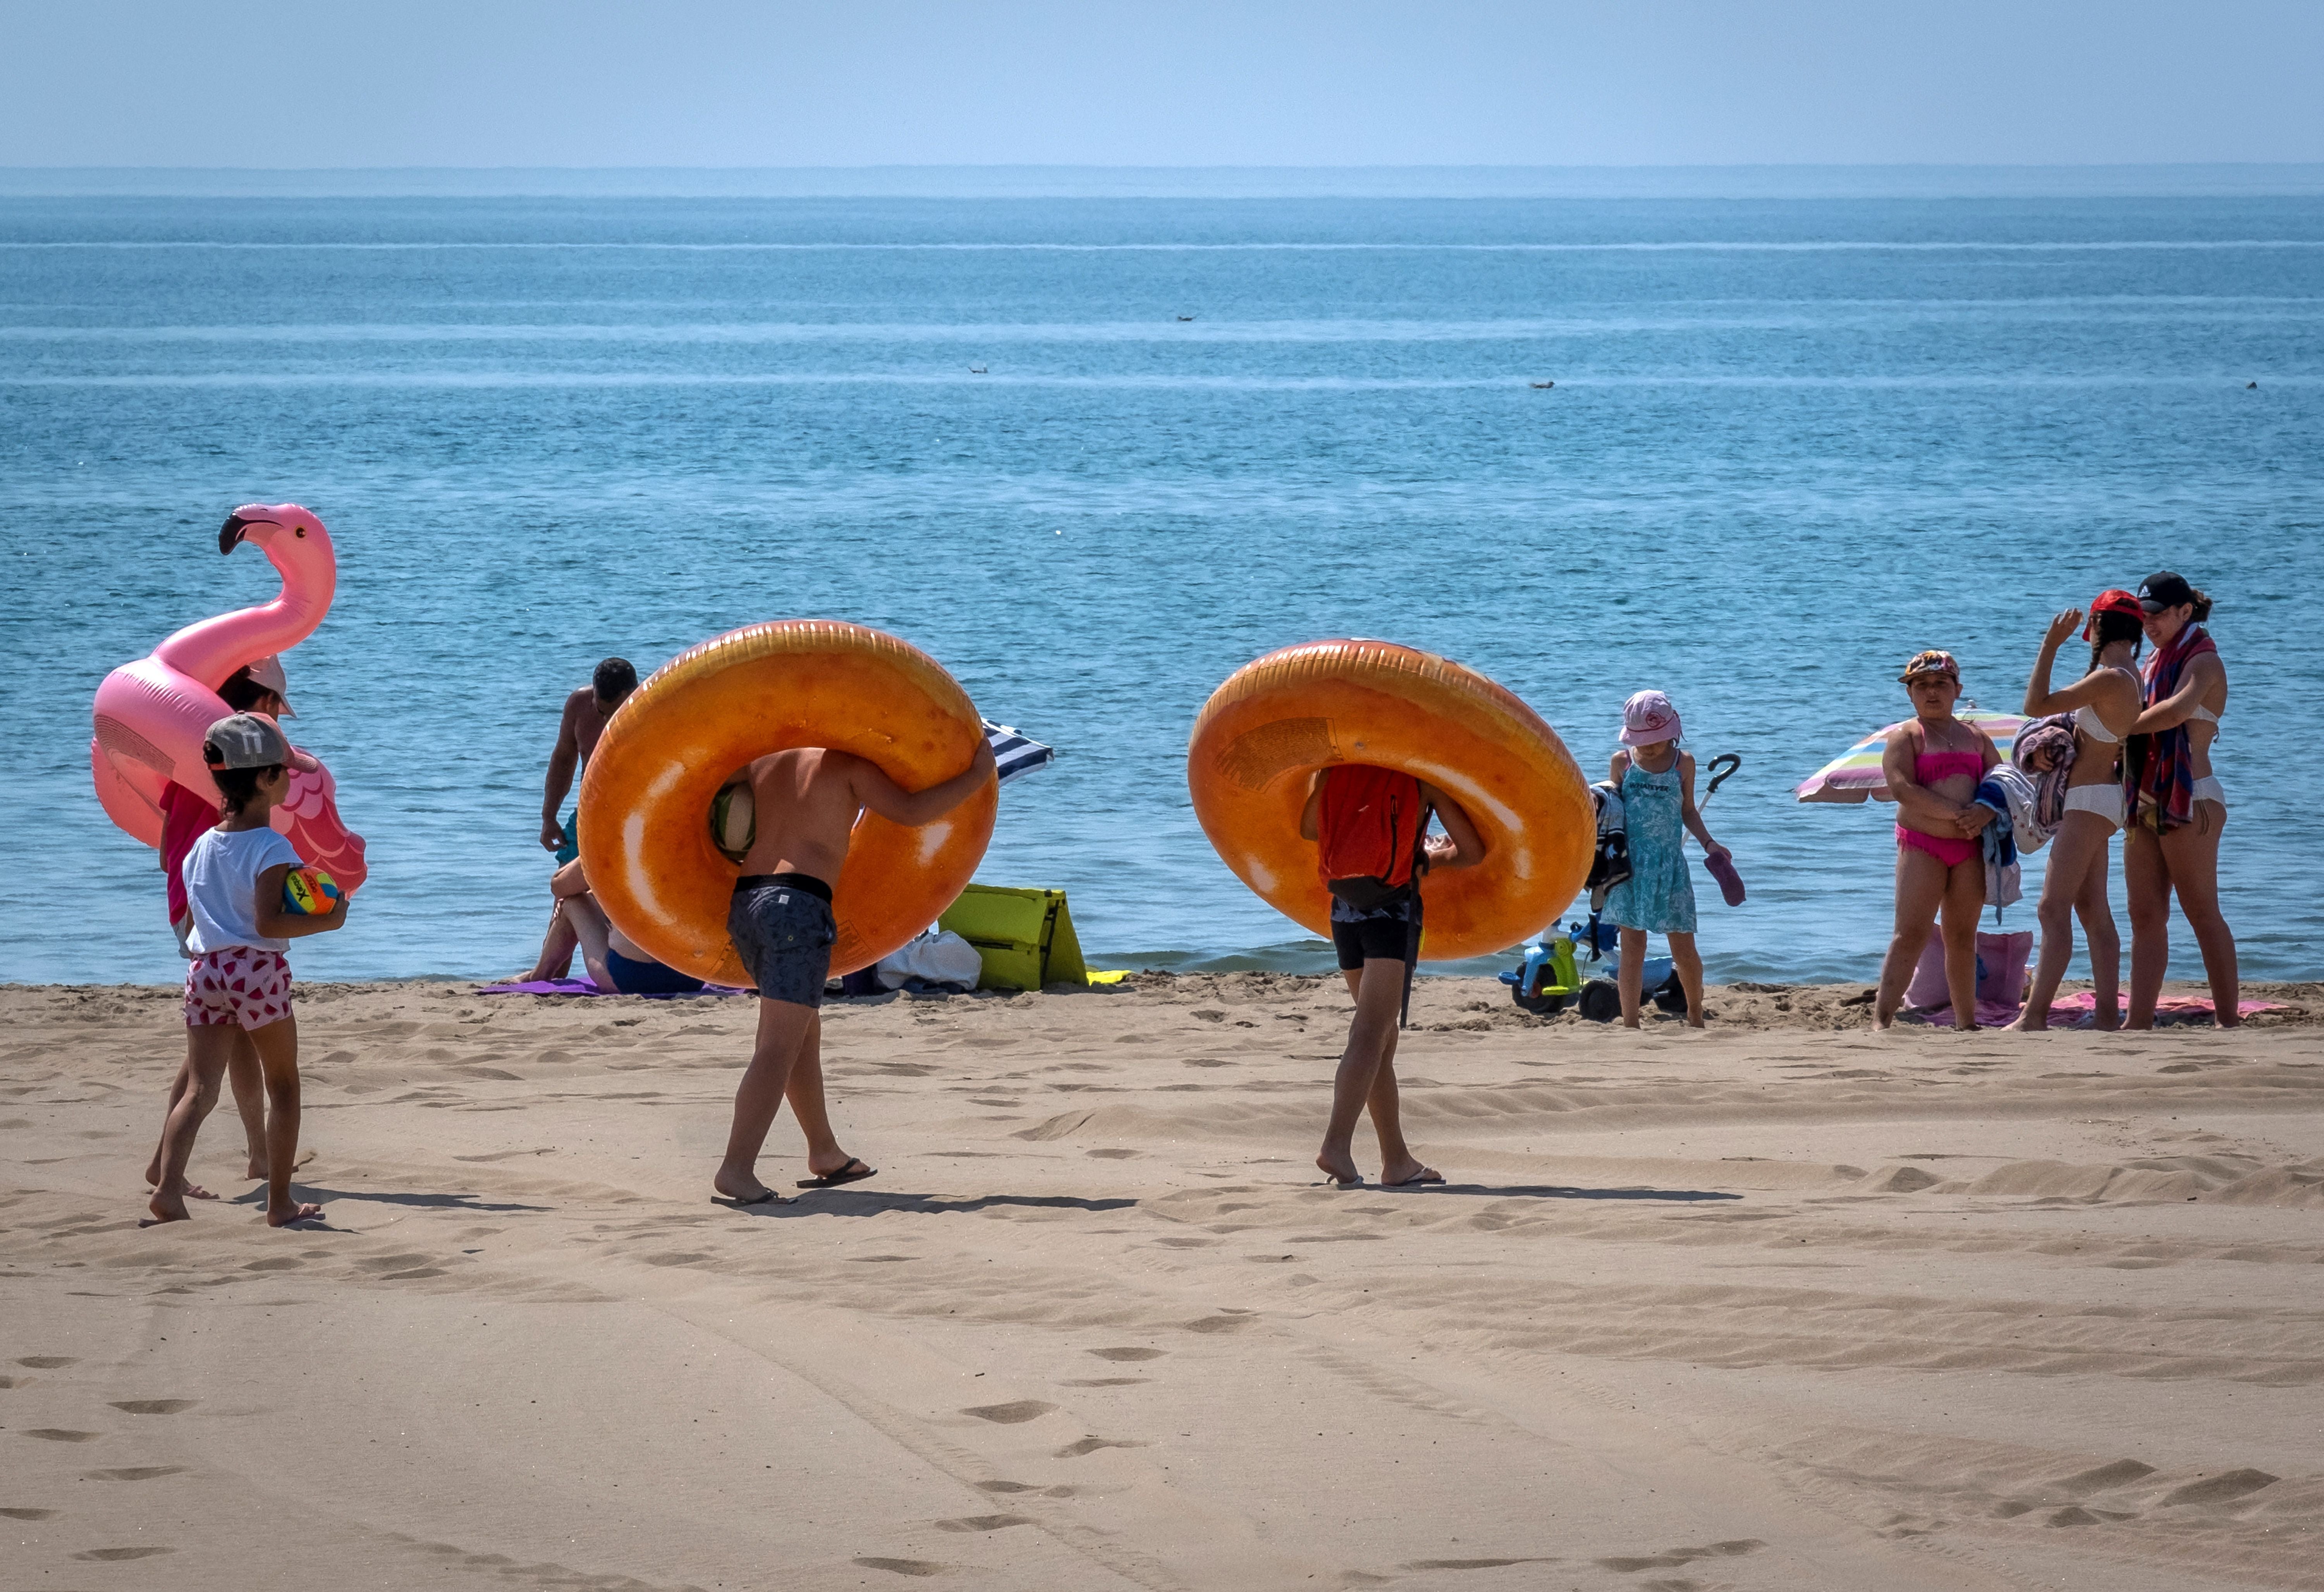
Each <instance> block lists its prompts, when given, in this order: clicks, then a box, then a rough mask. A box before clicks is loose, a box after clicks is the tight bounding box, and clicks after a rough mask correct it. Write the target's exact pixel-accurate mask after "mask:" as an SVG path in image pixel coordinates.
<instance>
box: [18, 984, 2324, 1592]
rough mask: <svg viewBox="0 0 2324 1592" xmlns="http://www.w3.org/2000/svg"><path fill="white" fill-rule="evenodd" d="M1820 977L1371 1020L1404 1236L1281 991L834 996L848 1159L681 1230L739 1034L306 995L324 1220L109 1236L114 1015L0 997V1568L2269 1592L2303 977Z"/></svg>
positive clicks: (119, 1230) (1481, 993) (394, 1575)
mask: <svg viewBox="0 0 2324 1592" xmlns="http://www.w3.org/2000/svg"><path fill="white" fill-rule="evenodd" d="M1861 993H1862V991H1861V989H1858V988H1849V987H1836V986H1820V987H1802V988H1799V989H1714V990H1713V991H1712V992H1711V1008H1712V1013H1713V1023H1712V1027H1711V1030H1710V1031H1709V1032H1708V1033H1705V1034H1700V1035H1697V1034H1691V1033H1689V1032H1687V1031H1686V1030H1684V1029H1683V1026H1680V1025H1679V1024H1677V1023H1676V1022H1674V1021H1671V1020H1667V1019H1665V1020H1663V1021H1660V1022H1657V1023H1655V1024H1653V1025H1652V1026H1651V1027H1650V1029H1649V1031H1647V1032H1646V1033H1643V1034H1627V1033H1623V1032H1620V1031H1618V1030H1613V1029H1608V1028H1601V1027H1594V1026H1587V1025H1583V1024H1581V1023H1579V1022H1578V1021H1574V1020H1563V1021H1554V1022H1545V1021H1541V1020H1537V1019H1533V1018H1528V1017H1525V1016H1523V1015H1522V1014H1520V1013H1518V1012H1517V1011H1516V1010H1515V1009H1514V1008H1512V1007H1511V1006H1510V1005H1509V1003H1508V1000H1507V998H1506V995H1505V992H1504V991H1502V990H1501V989H1499V986H1496V985H1492V984H1489V983H1487V982H1485V981H1483V980H1423V982H1422V984H1421V986H1420V992H1419V995H1418V998H1417V999H1416V1008H1415V1014H1414V1018H1415V1025H1416V1026H1415V1028H1414V1030H1413V1031H1412V1032H1410V1033H1408V1034H1407V1035H1406V1036H1405V1039H1404V1042H1403V1049H1402V1052H1401V1054H1400V1056H1399V1071H1400V1072H1401V1073H1402V1075H1403V1079H1404V1084H1405V1089H1406V1122H1407V1126H1408V1129H1409V1131H1410V1133H1411V1136H1412V1139H1413V1142H1414V1145H1415V1147H1416V1149H1417V1150H1418V1151H1419V1152H1420V1153H1421V1154H1422V1155H1425V1156H1426V1157H1427V1158H1428V1159H1429V1160H1430V1161H1431V1162H1432V1163H1433V1164H1435V1165H1437V1166H1439V1167H1441V1168H1443V1171H1444V1173H1446V1175H1447V1177H1448V1178H1449V1179H1450V1182H1449V1183H1448V1184H1447V1185H1446V1186H1445V1187H1443V1188H1440V1189H1433V1190H1429V1191H1427V1192H1388V1191H1382V1190H1379V1189H1377V1188H1373V1187H1369V1186H1367V1187H1365V1188H1363V1189H1360V1190H1357V1191H1351V1192H1335V1191H1333V1190H1332V1189H1330V1188H1329V1187H1326V1186H1322V1185H1321V1183H1320V1182H1319V1179H1318V1176H1317V1174H1316V1173H1314V1169H1313V1168H1312V1166H1311V1165H1310V1164H1309V1162H1310V1157H1311V1156H1312V1155H1313V1154H1314V1146H1315V1139H1316V1135H1317V1131H1318V1126H1319V1123H1320V1121H1321V1118H1322V1114H1323V1109H1324V1103H1325V1100H1326V1098H1327V1090H1328V1079H1329V1074H1330V1071H1331V1066H1332V1061H1333V1057H1334V1056H1335V1055H1336V1054H1337V1050H1338V1046H1339V1044H1340V1043H1341V1040H1342V1035H1343V1033H1344V1021H1345V1013H1346V998H1345V995H1344V993H1343V991H1342V990H1341V989H1339V988H1338V987H1337V985H1336V981H1327V980H1314V979H1298V978H1291V977H1284V976H1276V975H1267V974H1243V975H1228V976H1216V977H1181V978H1176V979H1173V978H1167V977H1160V976H1142V977H1139V978H1138V979H1136V980H1133V981H1132V982H1131V983H1130V985H1128V986H1126V987H1124V988H1122V989H1118V990H1113V991H1096V990H1093V991H1087V992H1072V993H1053V994H1041V995H1024V996H1017V997H998V996H982V997H974V998H949V999H946V998H912V997H896V998H888V999H884V1000H881V1001H879V1002H862V1003H850V1004H844V1005H836V1006H835V1007H833V1008H830V1009H829V1010H828V1013H827V1017H826V1026H825V1055H826V1059H827V1066H828V1070H829V1073H830V1076H831V1080H832V1084H833V1092H834V1097H835V1109H834V1115H835V1118H836V1119H837V1120H838V1122H839V1123H840V1124H841V1128H842V1134H843V1137H844V1142H845V1143H846V1145H847V1146H848V1147H849V1148H850V1149H852V1150H854V1151H856V1152H858V1153H860V1154H861V1155H862V1156H863V1157H864V1158H865V1159H866V1160H867V1161H869V1162H871V1164H874V1165H877V1166H879V1167H880V1168H881V1173H880V1175H879V1177H878V1178H876V1179H875V1180H872V1181H871V1182H866V1183H862V1184H860V1185H857V1186H855V1187H852V1188H849V1189H845V1190H841V1191H832V1192H821V1191H816V1192H807V1193H805V1194H804V1195H803V1196H802V1197H801V1198H800V1199H799V1201H798V1203H796V1204H793V1205H789V1206H786V1207H782V1208H780V1209H778V1210H757V1211H749V1212H742V1211H736V1210H730V1209H727V1208H724V1207H722V1206H719V1205H717V1204H715V1203H713V1202H712V1201H711V1200H710V1197H709V1188H708V1179H709V1174H710V1172H711V1170H712V1169H713V1167H714V1166H715V1161H716V1155H717V1151H718V1148H719V1146H720V1145H721V1143H722V1142H723V1139H724V1132H725V1126H726V1119H727V1113H728V1109H729V1106H730V1102H731V1100H732V1095H733V1087H734V1082H735V1080H736V1077H737V1075H738V1071H739V1068H740V1065H741V1063H742V1059H743V1056H744V1053H745V1050H746V1048H747V1044H748V1035H749V1033H750V1031H751V1026H752V1019H753V1012H752V1003H750V1002H748V1001H743V1000H733V999H723V1000H718V999H701V1000H682V1001H669V1002H654V1001H644V1000H632V999H596V1000H536V999H528V998H487V997H480V996H478V995H476V994H475V991H474V987H473V986H466V985H454V984H434V983H415V984H377V985H338V986H330V985H317V986H309V987H307V988H305V989H303V990H302V991H301V1005H300V1026H301V1029H302V1040H303V1044H302V1051H303V1058H304V1072H305V1077H306V1106H307V1115H306V1127H305V1132H304V1139H303V1142H304V1144H305V1145H307V1146H311V1154H312V1158H311V1160H309V1162H308V1163H307V1164H306V1165H305V1167H304V1169H303V1171H302V1173H301V1176H300V1197H301V1198H306V1199H315V1200H320V1201H323V1203H324V1209H325V1213H326V1218H327V1230H326V1229H309V1230H290V1231H281V1232H275V1231H270V1230H268V1229H265V1228H264V1227H263V1224H262V1223H261V1221H260V1219H259V1218H258V1215H257V1213H256V1211H255V1210H254V1207H253V1206H252V1205H251V1203H250V1202H249V1201H250V1199H251V1195H250V1193H249V1190H250V1187H251V1185H249V1184H247V1183H245V1182H242V1181H240V1180H239V1179H238V1178H236V1177H235V1176H234V1175H233V1174H234V1173H236V1172H238V1171H239V1170H240V1163H239V1156H238V1150H239V1144H238V1135H237V1132H236V1129H235V1124H234V1121H233V1118H232V1114H231V1109H230V1108H227V1109H222V1111H221V1112H220V1114H219V1115H217V1116H215V1117H213V1118H211V1120H210V1122H209V1124H208V1127H207V1128H206V1130H205V1133H204V1136H203V1139H202V1143H201V1145H200V1147H199V1150H198V1153H197V1155H196V1158H195V1163H194V1168H193V1172H194V1175H195V1176H196V1177H197V1178H198V1180H200V1181H202V1182H206V1183H208V1185H209V1186H210V1187H212V1188H214V1189H217V1190H218V1191H219V1192H222V1193H224V1194H226V1196H227V1199H226V1201H221V1202H219V1203H216V1204H200V1205H198V1206H197V1208H196V1219H195V1220H194V1221H192V1222H190V1223H187V1224H184V1225H180V1226H177V1227H173V1228H169V1229H150V1230H149V1229H142V1228H141V1227H140V1226H139V1225H138V1218H139V1216H140V1215H141V1214H142V1210H143V1191H142V1188H141V1185H140V1182H139V1175H138V1174H139V1172H140V1170H141V1168H142V1166H143V1162H144V1158H145V1156H146V1155H147V1154H148V1153H149V1152H150V1149H151V1146H152V1139H153V1137H154V1136H155V1134H156V1132H157V1130H158V1127H159V1126H160V1120H161V1097H162V1092H163V1090H164V1089H165V1087H166V1085H167V1082H168V1080H169V1076H170V1073H171V1069H172V1068H173V1067H174V1065H175V1064H176V1062H177V1059H178V1056H179V1054H180V1046H181V1044H182V1030H181V1028H180V1020H179V1016H178V1010H177V1002H176V993H175V991H173V990H167V989H140V988H82V989H64V988H21V987H20V988H13V989H6V990H5V991H0V1015H5V1020H6V1024H7V1036H6V1039H5V1057H6V1062H5V1068H0V1155H5V1195H0V1200H5V1208H6V1216H5V1225H0V1250H5V1253H0V1262H5V1271H0V1286H5V1294H0V1297H5V1301H6V1308H5V1317H0V1319H5V1329H0V1428H5V1430H0V1455H5V1465H0V1527H5V1540H6V1541H7V1543H8V1550H7V1552H6V1554H5V1563H6V1564H7V1566H8V1570H7V1574H6V1576H5V1580H6V1582H7V1584H8V1585H9V1586H11V1587H57V1588H76V1587H78V1588H90V1587H105V1588H112V1587H124V1588H126V1587H184V1588H219V1589H221V1592H223V1589H226V1588H235V1589H236V1592H248V1589H251V1588H263V1587H301V1588H306V1587H317V1586H330V1587H353V1586H378V1587H469V1588H481V1587H512V1588H513V1587H589V1588H649V1587H650V1588H664V1587H705V1588H715V1587H783V1588H822V1587H885V1586H890V1585H895V1584H900V1583H903V1582H908V1581H909V1582H916V1581H919V1580H923V1579H925V1580H927V1581H929V1582H931V1583H935V1584H945V1583H951V1584H957V1585H961V1586H981V1587H1009V1588H1052V1587H1054V1588H1060V1589H1066V1588H1070V1589H1074V1592H1084V1589H1090V1588H1103V1587H1145V1588H1175V1587H1189V1588H1193V1587H1233V1588H1242V1587H1367V1586H1395V1587H1447V1588H1459V1589H1462V1592H1493V1589H1496V1588H1508V1587H1527V1588H1532V1587H1547V1588H1591V1589H1596V1588H1617V1587H1619V1588H1655V1589H1657V1592H1681V1589H1696V1588H1711V1587H1752V1588H1770V1589H1773V1588H1810V1587H1829V1588H1848V1589H1855V1588H1873V1587H1880V1588H1889V1587H1896V1588H1929V1589H1931V1592H1936V1589H1939V1588H1946V1589H1952V1588H1985V1587H1997V1588H1998V1587H2110V1588H2155V1589H2157V1592H2162V1589H2164V1588H2186V1587H2324V1459H2319V1455H2324V1444H2319V1437H2320V1436H2324V1301H2319V1294H2318V1292H2317V1286H2316V1279H2317V1278H2318V1277H2319V1276H2324V1272H2319V1271H2318V1270H2317V1269H2316V1268H2317V1266H2318V1265H2319V1263H2324V1228H2319V1223H2324V1026H2319V1023H2324V987H2319V986H2313V985H2310V986H2261V987H2254V988H2252V989H2249V991H2248V993H2250V994H2252V995H2254V996H2255V997H2258V998H2271V999H2275V1000H2279V1001H2282V1002H2285V1003H2286V1009H2285V1010H2283V1011H2282V1012H2279V1013H2276V1014H2272V1015H2271V1016H2270V1017H2267V1018H2264V1019H2262V1020H2261V1021H2259V1022H2257V1023H2255V1024H2254V1025H2253V1026H2249V1027H2247V1028H2246V1029H2245V1030H2243V1031H2242V1032H2239V1033H2234V1034H2221V1033H2217V1032H2213V1031H2210V1030H2209V1029H2205V1028H2192V1027H2179V1028H2172V1029H2169V1030H2166V1031H2163V1032H2160V1033H2156V1034H2153V1035H2135V1036H2109V1035H2094V1034H2089V1033H2071V1032H2067V1033H2058V1034H2053V1035H2047V1036H2043V1037H2039V1038H2028V1037H2020V1036H2014V1035H1993V1034H1984V1035H1958V1036H1957V1035H1952V1034H1950V1033H1942V1032H1934V1031H1929V1030H1912V1031H1905V1032H1901V1033H1898V1034H1895V1035H1886V1036H1881V1035H1874V1034H1872V1033H1870V1032H1869V1031H1868V1030H1867V1028H1866V1027H1865V1026H1864V1022H1865V1012H1866V1009H1867V1008H1866V1007H1865V1006H1864V1004H1863V1003H1862V1001H1861V999H1860V996H1861ZM1357 1144H1358V1151H1359V1156H1360V1159H1363V1160H1365V1161H1366V1162H1367V1164H1368V1165H1369V1164H1371V1150H1370V1146H1369V1138H1368V1136H1367V1135H1365V1134H1360V1135H1359V1137H1358V1141H1357ZM770 1147H771V1148H772V1149H773V1150H775V1151H777V1152H779V1155H770V1157H769V1158H768V1159H767V1160H766V1161H765V1162H762V1163H761V1170H762V1171H763V1172H765V1173H767V1174H768V1176H769V1178H770V1181H773V1180H774V1179H776V1178H778V1177H779V1178H780V1179H781V1180H782V1186H784V1187H785V1188H788V1186H789V1184H790V1182H791V1181H792V1180H794V1179H796V1178H798V1177H801V1176H804V1175H805V1172H804V1168H803V1167H802V1166H801V1165H800V1164H799V1163H798V1138H797V1135H796V1133H795V1131H794V1130H793V1129H792V1128H791V1127H790V1126H789V1123H788V1118H785V1119H784V1120H783V1121H781V1122H779V1123H778V1125H777V1127H776V1129H775V1134H774V1136H773V1138H772V1140H771V1141H770Z"/></svg>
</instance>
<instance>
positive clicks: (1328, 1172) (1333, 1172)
mask: <svg viewBox="0 0 2324 1592" xmlns="http://www.w3.org/2000/svg"><path fill="white" fill-rule="evenodd" d="M1315 1165H1316V1168H1317V1170H1319V1171H1321V1172H1322V1173H1323V1175H1324V1176H1325V1177H1328V1178H1330V1179H1331V1180H1332V1182H1333V1183H1334V1184H1336V1185H1337V1186H1339V1187H1340V1188H1343V1189H1351V1188H1354V1187H1355V1186H1356V1185H1357V1184H1358V1183H1360V1182H1363V1181H1364V1174H1363V1173H1360V1172H1359V1171H1358V1170H1356V1158H1355V1157H1354V1156H1353V1155H1349V1154H1348V1153H1347V1152H1346V1151H1345V1150H1342V1151H1341V1152H1339V1153H1338V1154H1337V1155H1334V1154H1333V1153H1332V1152H1331V1151H1330V1150H1325V1151H1323V1153H1322V1154H1321V1155H1317V1156H1316V1157H1315Z"/></svg>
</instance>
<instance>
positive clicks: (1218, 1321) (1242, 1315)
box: [1186, 1311, 1259, 1332]
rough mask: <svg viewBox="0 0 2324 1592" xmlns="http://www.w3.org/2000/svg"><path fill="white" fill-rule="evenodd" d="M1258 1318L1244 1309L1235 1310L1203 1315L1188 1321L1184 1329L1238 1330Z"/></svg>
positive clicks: (1201, 1330)
mask: <svg viewBox="0 0 2324 1592" xmlns="http://www.w3.org/2000/svg"><path fill="white" fill-rule="evenodd" d="M1258 1320H1259V1318H1258V1317H1257V1316H1255V1315H1251V1314H1249V1313H1248V1312H1244V1311H1237V1312H1235V1313H1233V1314H1231V1315H1216V1316H1204V1317H1203V1319H1202V1320H1201V1321H1188V1322H1187V1323H1186V1330H1187V1331H1189V1332H1240V1331H1241V1330H1243V1329H1244V1328H1245V1327H1248V1326H1250V1324H1251V1323H1252V1322H1254V1321H1258Z"/></svg>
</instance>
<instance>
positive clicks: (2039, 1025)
mask: <svg viewBox="0 0 2324 1592" xmlns="http://www.w3.org/2000/svg"><path fill="white" fill-rule="evenodd" d="M2001 1031H2002V1032H2003V1033H2004V1034H2047V1033H2048V1032H2049V1031H2050V1019H2049V1018H2048V1017H2038V1018H2037V1017H2034V1015H2033V1013H2032V1012H2020V1013H2019V1014H2018V1017H2017V1020H2016V1021H2015V1022H2014V1023H2004V1024H2002V1025H2001Z"/></svg>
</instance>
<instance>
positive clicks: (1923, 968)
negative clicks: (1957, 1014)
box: [1904, 929, 2033, 1007]
mask: <svg viewBox="0 0 2324 1592" xmlns="http://www.w3.org/2000/svg"><path fill="white" fill-rule="evenodd" d="M2032 955H2033V930H2032V929H2018V930H2015V931H2014V932H2012V933H2009V934H1982V933H1981V934H1978V937H1977V998H1978V1001H1979V1002H1980V1003H1984V1002H1990V1003H1992V1004H1994V1005H1997V1006H2018V1005H2021V1004H2023V1003H2024V999H2025V963H2026V960H2027V959H2028V958H2029V957H2031V956H2032ZM1952 999H1953V996H1952V991H1951V990H1950V989H1948V988H1946V986H1945V942H1944V937H1943V936H1942V935H1941V934H1938V933H1937V932H1936V931H1935V930H1934V929H1932V930H1930V931H1929V943H1927V944H1926V945H1923V947H1921V964H1920V966H1918V967H1916V968H1914V970H1913V982H1912V983H1911V985H1909V986H1908V987H1907V988H1906V989H1905V990H1904V1004H1905V1005H1906V1006H1922V1007H1926V1006H1950V1005H1951V1004H1952Z"/></svg>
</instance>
